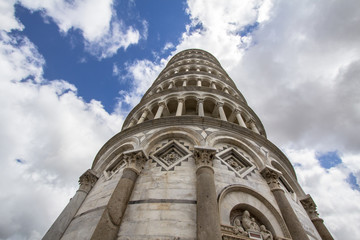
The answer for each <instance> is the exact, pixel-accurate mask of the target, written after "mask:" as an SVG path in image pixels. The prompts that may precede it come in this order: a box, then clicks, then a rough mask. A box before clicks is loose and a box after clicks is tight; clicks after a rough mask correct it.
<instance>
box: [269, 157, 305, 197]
mask: <svg viewBox="0 0 360 240" xmlns="http://www.w3.org/2000/svg"><path fill="white" fill-rule="evenodd" d="M270 164H271V166H273V167H274V168H275V169H276V170H279V171H280V172H281V173H282V175H283V177H284V178H285V179H286V181H287V182H288V183H289V184H290V186H291V188H292V189H293V190H294V192H295V194H296V195H297V197H302V196H305V193H304V191H303V190H302V189H301V187H300V186H299V185H298V184H297V182H296V181H294V180H293V178H292V177H291V175H290V174H289V172H288V171H287V170H286V168H283V167H282V166H281V164H279V163H278V162H276V161H274V160H272V161H271V163H270Z"/></svg>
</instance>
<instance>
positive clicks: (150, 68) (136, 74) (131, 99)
mask: <svg viewBox="0 0 360 240" xmlns="http://www.w3.org/2000/svg"><path fill="white" fill-rule="evenodd" d="M166 63H167V61H166V60H165V59H162V60H161V61H160V62H159V63H154V62H151V61H150V60H147V59H144V60H136V61H135V62H132V63H127V64H126V66H125V70H126V72H127V74H126V75H124V76H122V78H123V79H125V80H126V79H127V80H129V79H131V86H130V88H129V89H128V90H126V91H124V90H122V91H120V92H119V94H120V97H119V98H118V106H117V109H118V111H120V112H122V111H129V110H131V109H132V108H133V107H134V106H135V105H136V104H138V103H139V102H140V100H141V97H142V96H143V95H144V93H145V92H146V91H147V90H148V89H149V87H150V86H151V84H152V83H153V82H154V80H155V79H156V77H157V76H158V75H159V73H160V71H161V70H162V69H163V68H164V67H165V65H166Z"/></svg>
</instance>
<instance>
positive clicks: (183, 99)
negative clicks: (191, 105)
mask: <svg viewBox="0 0 360 240" xmlns="http://www.w3.org/2000/svg"><path fill="white" fill-rule="evenodd" d="M177 100H178V102H185V98H178V99H177Z"/></svg>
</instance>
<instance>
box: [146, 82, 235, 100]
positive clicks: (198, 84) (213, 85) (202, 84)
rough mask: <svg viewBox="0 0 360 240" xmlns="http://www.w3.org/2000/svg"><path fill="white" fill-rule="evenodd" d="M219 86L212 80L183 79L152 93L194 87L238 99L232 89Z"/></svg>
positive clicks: (157, 88) (169, 83) (158, 88)
mask: <svg viewBox="0 0 360 240" xmlns="http://www.w3.org/2000/svg"><path fill="white" fill-rule="evenodd" d="M178 82H180V84H176V83H178ZM189 83H190V84H189ZM191 83H194V84H191ZM205 83H206V84H205ZM221 85H222V84H221ZM221 85H220V84H217V82H216V81H214V80H212V81H211V80H204V79H201V78H194V79H192V80H189V79H188V78H184V79H178V80H172V81H169V82H167V83H166V84H163V85H162V86H158V87H156V88H155V90H154V91H153V93H155V94H156V93H160V92H161V91H163V90H166V89H172V88H175V87H177V86H182V87H187V86H196V87H209V88H211V89H216V90H220V91H223V92H224V93H226V94H230V95H232V96H234V97H235V98H239V95H238V94H237V93H236V91H234V90H232V89H231V90H230V87H228V86H221Z"/></svg>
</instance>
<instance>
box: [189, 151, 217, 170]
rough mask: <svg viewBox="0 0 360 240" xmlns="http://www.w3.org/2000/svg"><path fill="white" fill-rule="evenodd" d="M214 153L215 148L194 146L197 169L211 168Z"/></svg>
mask: <svg viewBox="0 0 360 240" xmlns="http://www.w3.org/2000/svg"><path fill="white" fill-rule="evenodd" d="M215 154H216V149H215V148H210V147H200V146H194V159H195V164H196V166H197V169H199V168H201V167H210V168H212V166H213V161H214V158H215Z"/></svg>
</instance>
